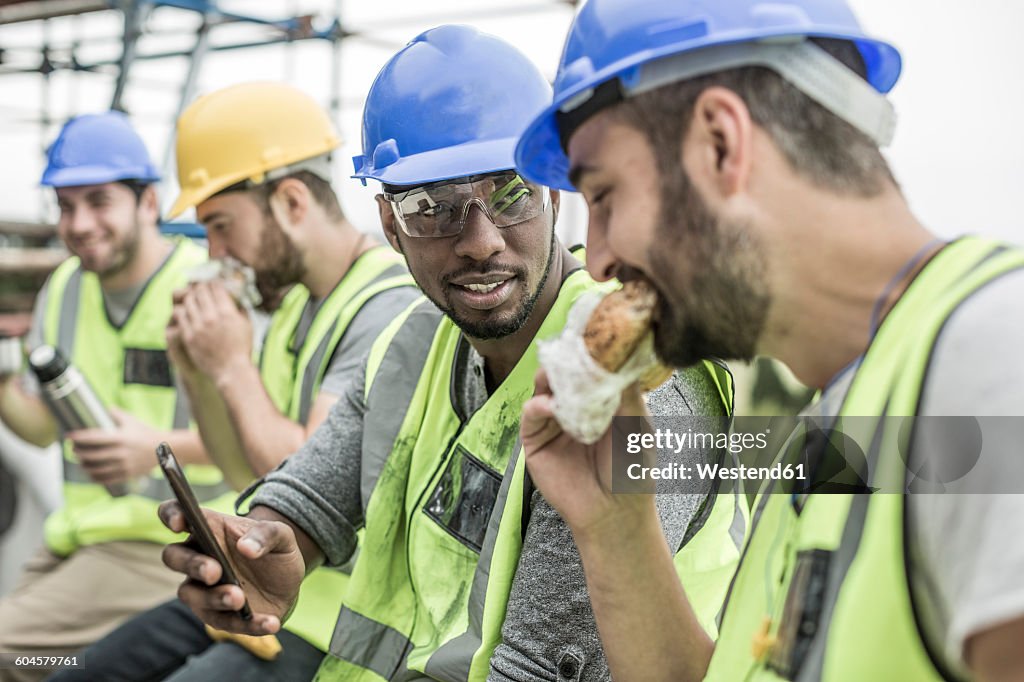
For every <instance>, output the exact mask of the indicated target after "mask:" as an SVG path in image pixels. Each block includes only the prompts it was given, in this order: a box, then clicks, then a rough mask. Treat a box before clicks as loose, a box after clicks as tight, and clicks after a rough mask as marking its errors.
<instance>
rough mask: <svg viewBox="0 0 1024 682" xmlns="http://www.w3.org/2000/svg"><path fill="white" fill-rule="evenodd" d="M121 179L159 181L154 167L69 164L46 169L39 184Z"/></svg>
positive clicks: (70, 184)
mask: <svg viewBox="0 0 1024 682" xmlns="http://www.w3.org/2000/svg"><path fill="white" fill-rule="evenodd" d="M121 180H138V181H139V182H144V183H151V182H159V181H160V175H159V174H158V173H157V172H156V170H155V169H153V168H146V167H142V166H139V167H126V168H118V169H116V170H112V169H111V168H109V167H104V166H71V167H68V168H57V169H47V170H46V172H45V173H43V177H42V179H41V180H40V181H39V184H41V185H43V186H45V187H80V186H83V185H105V184H106V183H108V182H120V181H121Z"/></svg>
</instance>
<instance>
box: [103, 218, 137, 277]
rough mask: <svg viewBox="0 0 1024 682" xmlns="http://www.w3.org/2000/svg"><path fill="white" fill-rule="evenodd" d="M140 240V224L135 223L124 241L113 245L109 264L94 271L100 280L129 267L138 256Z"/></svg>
mask: <svg viewBox="0 0 1024 682" xmlns="http://www.w3.org/2000/svg"><path fill="white" fill-rule="evenodd" d="M141 240H142V224H141V223H139V222H138V220H136V221H135V224H134V225H133V226H132V229H131V232H129V233H128V234H127V235H126V236H125V238H124V241H122V242H120V243H116V244H114V245H113V249H112V252H111V258H110V264H109V265H108V266H107V267H105V268H103V269H102V270H96V274H97V275H98V276H99V278H100V279H107V278H109V277H113V276H114V275H116V274H118V273H120V272H122V271H123V270H125V268H127V267H128V266H129V265H131V264H132V263H133V262H134V261H135V258H136V257H137V256H138V255H139V243H140V242H141Z"/></svg>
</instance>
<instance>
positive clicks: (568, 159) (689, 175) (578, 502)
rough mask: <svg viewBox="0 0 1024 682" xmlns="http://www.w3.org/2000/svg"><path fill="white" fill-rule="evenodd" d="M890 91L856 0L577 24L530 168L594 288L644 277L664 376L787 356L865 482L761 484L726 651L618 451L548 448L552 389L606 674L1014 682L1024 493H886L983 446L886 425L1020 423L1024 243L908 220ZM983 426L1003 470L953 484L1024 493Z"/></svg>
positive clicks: (627, 15)
mask: <svg viewBox="0 0 1024 682" xmlns="http://www.w3.org/2000/svg"><path fill="white" fill-rule="evenodd" d="M899 74H900V55H899V53H898V52H897V51H896V50H895V49H894V48H893V47H892V46H890V45H889V44H887V43H885V42H882V41H879V40H876V39H873V38H871V37H869V36H867V35H865V34H864V33H863V32H862V30H861V28H860V26H859V25H858V23H857V20H856V19H855V17H854V16H853V14H852V12H851V10H850V9H849V7H848V6H847V5H846V3H845V2H844V1H843V0H786V1H784V2H773V3H761V2H755V1H753V0H690V1H689V2H686V3H666V2H662V1H661V0H591V1H590V2H588V3H587V4H586V5H584V6H583V7H582V9H581V11H580V13H579V15H578V16H577V17H576V18H575V19H574V21H573V23H572V26H571V28H570V31H569V37H568V40H567V43H566V47H565V52H564V53H563V55H562V61H561V64H560V66H559V70H558V76H557V79H556V83H555V88H554V90H555V95H554V98H553V102H552V103H550V104H549V105H548V106H547V107H545V108H544V109H543V110H542V111H541V112H539V113H538V115H537V116H536V117H535V118H534V120H533V121H532V122H531V123H530V125H529V126H528V127H527V128H526V129H525V132H524V134H523V136H522V138H521V141H520V142H519V145H518V147H517V153H516V158H517V161H518V167H519V168H520V169H521V171H522V172H523V173H524V174H525V175H526V176H527V177H529V178H532V179H533V180H534V181H535V182H543V183H545V184H548V185H551V186H553V187H558V188H562V189H568V188H570V187H575V188H576V189H577V190H578V191H580V192H581V193H582V194H583V195H584V197H586V199H587V202H588V203H589V204H590V232H589V249H588V254H587V255H588V259H589V261H588V265H589V267H590V269H591V272H592V273H593V274H594V275H595V276H596V277H597V278H598V279H604V278H607V277H610V276H613V275H614V274H615V273H616V272H617V271H618V270H619V269H621V268H626V267H628V268H633V269H635V270H639V271H641V272H643V273H645V274H646V275H647V276H648V277H649V278H650V279H651V280H652V281H653V282H654V283H655V285H656V286H657V287H658V289H659V292H660V296H661V300H662V305H661V313H662V314H661V316H660V318H659V326H658V329H657V330H656V346H657V348H658V351H659V353H660V355H661V356H662V357H663V358H664V359H665V360H668V361H671V362H672V363H677V364H679V365H686V364H688V363H690V362H693V361H694V360H695V359H696V358H697V357H699V356H700V355H701V354H704V353H719V354H723V355H724V356H725V357H731V358H741V359H747V358H751V357H753V356H754V355H755V354H765V355H769V356H773V357H775V358H778V359H780V360H782V361H784V362H785V363H786V364H787V365H788V366H789V367H790V368H791V369H792V370H793V371H794V373H795V374H796V376H797V377H798V378H799V379H800V380H801V381H802V382H803V383H805V384H807V385H809V386H812V387H815V388H817V389H819V390H821V391H822V395H821V396H820V399H819V400H818V402H817V403H816V404H815V405H814V406H812V408H811V411H810V412H809V414H814V415H818V416H820V417H821V418H823V419H825V418H827V419H828V420H829V423H834V422H835V417H837V416H838V417H839V418H842V419H843V420H844V421H843V424H844V425H845V426H851V425H853V426H855V427H856V428H857V429H858V431H859V433H858V436H859V437H858V438H856V439H855V440H854V443H855V444H857V445H858V446H859V447H861V448H862V449H863V452H864V453H867V457H868V459H869V464H870V467H871V472H872V473H873V477H872V478H871V479H870V480H869V481H868V485H870V486H872V487H875V488H878V490H879V492H878V493H877V494H831V495H829V494H819V493H811V494H808V493H806V492H805V491H806V489H807V487H803V488H797V489H794V490H793V492H792V493H791V494H772V493H773V492H777V491H780V490H781V491H782V492H785V486H782V487H781V488H780V486H778V485H775V484H773V485H772V486H771V487H769V488H767V489H765V490H763V491H762V495H761V497H760V499H759V501H758V502H757V504H756V506H755V510H754V512H753V518H754V519H755V521H754V524H755V525H754V527H753V530H752V535H751V537H750V538H749V540H748V543H747V545H746V548H745V550H744V555H743V558H742V559H741V563H740V567H739V570H738V574H737V576H736V579H735V582H734V584H733V586H732V588H731V590H730V596H729V598H728V600H727V603H726V606H725V610H724V615H723V620H722V630H721V636H720V638H719V639H718V641H717V644H715V643H713V642H712V641H711V640H710V639H709V638H708V637H707V636H705V635H704V634H703V633H702V632H701V630H700V629H699V627H698V626H697V624H696V623H695V621H694V619H693V617H692V614H691V613H690V608H689V606H688V604H687V598H688V597H689V598H692V596H693V593H692V592H691V591H690V590H689V589H686V590H685V593H684V590H681V589H679V587H678V585H677V584H676V583H675V581H674V580H673V579H672V576H670V575H668V573H669V572H670V568H671V563H670V556H669V555H668V554H667V553H666V552H665V551H664V549H663V548H662V547H661V546H660V544H659V543H658V542H652V541H651V539H650V535H651V533H652V532H654V531H655V528H656V525H655V524H657V517H656V516H655V515H654V506H653V504H651V501H650V500H649V499H642V498H638V497H636V496H629V495H621V496H616V495H606V494H605V493H604V487H603V484H602V481H603V480H604V479H603V477H604V476H605V475H607V473H608V468H607V466H608V462H607V461H606V459H605V457H606V456H607V454H608V451H609V448H608V446H607V442H606V443H605V447H604V448H603V449H602V448H601V447H598V448H589V449H584V448H583V447H582V446H580V445H579V444H576V443H573V442H572V441H571V439H570V438H568V437H566V436H564V435H562V434H561V430H560V429H559V427H558V426H557V424H556V423H555V422H554V420H552V419H551V410H550V400H551V397H550V394H549V392H548V391H547V390H546V389H544V388H543V386H544V382H543V380H541V381H540V384H541V386H542V390H540V391H539V394H538V396H537V397H536V398H534V399H533V400H531V401H530V402H529V403H528V404H527V406H526V408H525V411H524V417H523V433H524V434H527V435H528V437H526V436H524V449H525V450H526V453H527V458H528V466H529V470H530V473H531V474H532V475H533V477H534V481H535V482H536V484H537V485H538V487H539V488H540V489H541V490H542V492H543V493H544V494H545V496H546V497H547V498H548V500H549V501H550V502H551V503H552V504H553V505H554V506H555V507H556V508H557V509H558V510H559V511H560V512H561V514H562V516H563V518H565V519H566V521H567V522H568V523H569V525H570V526H571V527H572V528H573V531H574V536H575V538H576V542H577V543H578V545H579V547H580V553H581V554H582V555H583V557H584V559H585V564H586V567H587V580H588V585H589V587H590V594H591V595H592V597H593V600H594V610H595V612H596V613H597V617H598V622H599V624H600V627H601V634H602V637H603V641H604V646H605V651H606V652H607V654H608V658H609V661H610V663H611V669H612V672H613V675H614V676H615V678H616V679H624V680H654V681H656V680H672V681H673V682H678V681H680V680H697V679H702V678H704V679H708V680H716V681H717V680H723V681H728V682H735V681H736V680H782V679H786V680H858V681H859V680H935V679H964V678H970V679H976V680H1009V679H1022V677H1024V651H1022V650H1021V647H1020V642H1021V640H1022V637H1024V607H1022V604H1024V601H1021V596H1022V595H1024V585H1022V582H1021V579H1020V576H1021V575H1022V571H1021V569H1022V568H1024V543H1022V542H1020V540H1018V539H1017V538H1018V537H1019V534H1018V533H1015V532H1014V531H1013V530H1012V527H1015V523H1016V522H1015V521H1014V520H1015V519H1018V518H1020V517H1021V502H1020V500H1021V498H1020V496H1019V495H1017V496H1010V495H972V496H964V495H955V494H945V495H937V494H936V495H904V494H886V493H892V492H893V491H897V492H902V491H904V490H907V487H906V486H907V485H908V484H909V483H910V481H911V476H910V471H915V472H920V471H922V469H921V468H920V467H921V466H923V464H924V463H928V464H929V466H932V465H940V466H941V465H944V464H949V463H956V462H958V461H960V460H962V459H963V458H964V457H966V456H968V455H970V454H971V453H969V452H967V451H966V450H962V449H960V448H958V447H957V446H955V445H954V443H956V442H960V443H962V442H963V439H962V438H957V439H948V438H947V439H930V440H929V439H926V438H924V437H923V436H925V435H927V430H922V429H923V427H922V426H921V424H922V423H924V422H922V421H921V420H920V419H919V420H918V421H916V422H907V421H906V420H904V421H905V423H906V424H908V426H907V427H906V429H905V431H904V434H903V436H904V437H907V436H909V440H905V441H902V442H903V443H905V444H907V443H908V444H909V452H907V453H904V454H907V455H908V457H909V459H908V462H909V463H910V464H909V466H908V465H907V464H904V460H903V457H901V456H900V447H899V443H900V439H899V433H898V432H899V431H900V428H898V426H899V422H900V420H893V419H886V420H883V419H881V417H897V416H900V417H908V416H915V415H918V416H921V415H976V414H978V413H979V412H980V413H983V414H985V415H1020V414H1024V401H1022V399H1021V393H1020V388H1019V387H1020V385H1021V382H1022V381H1024V370H1022V364H1021V362H1020V359H1019V352H1020V350H1019V349H1020V347H1021V344H1022V343H1024V320H1022V318H1021V316H1020V315H1019V314H1013V313H1012V312H1011V311H1013V310H1015V309H1018V308H1019V301H1020V299H1021V296H1022V295H1024V272H1022V267H1024V253H1022V252H1021V250H1020V249H1017V248H1012V247H1008V246H1005V245H1002V244H998V243H996V242H993V241H991V240H988V239H982V238H977V237H966V238H962V239H957V240H953V241H951V242H944V241H941V240H938V239H936V238H935V236H934V235H932V234H931V233H930V232H929V231H928V230H927V229H926V228H925V227H924V226H923V225H922V224H921V223H920V222H919V221H918V220H917V218H915V217H914V215H913V214H912V213H911V211H910V209H909V208H908V206H907V202H906V199H905V198H904V197H903V195H902V193H901V191H900V189H899V186H898V185H897V184H896V182H895V180H894V179H893V176H892V173H891V171H890V169H889V167H888V165H887V163H886V161H885V158H884V157H883V156H882V154H881V152H880V151H879V148H880V147H881V146H883V145H885V144H886V143H887V142H888V140H889V138H890V137H891V135H892V133H893V129H894V114H893V109H892V107H891V105H890V103H889V102H888V101H887V100H886V98H885V97H884V93H886V92H887V91H888V90H889V89H890V88H891V87H892V86H893V85H894V84H895V82H896V80H897V78H898V76H899ZM719 310H729V311H731V314H730V316H729V318H728V319H729V321H730V322H731V324H730V325H729V326H728V327H723V326H722V324H721V319H720V318H719V316H718V311H719ZM858 418H859V419H858ZM894 423H895V424H896V425H895V426H894ZM857 425H861V426H857ZM830 428H831V427H830ZM833 435H838V434H837V433H835V432H833ZM989 435H990V434H989V433H988V432H986V433H985V451H984V452H983V453H982V454H985V455H987V456H989V457H991V458H993V459H994V460H995V463H996V464H997V466H994V467H986V468H987V470H988V471H989V472H995V473H994V474H993V473H989V474H988V475H989V476H990V478H987V479H986V478H980V479H979V478H978V477H977V476H975V473H976V472H973V471H972V472H970V475H966V476H964V479H963V481H960V482H956V483H951V484H950V486H951V487H950V490H951V491H955V492H963V491H965V490H966V491H972V492H986V491H993V490H1015V491H1018V492H1019V490H1020V487H1019V484H1020V481H1021V480H1022V476H1021V468H1020V464H1019V463H1018V460H1019V459H1020V458H1019V457H1018V453H1019V442H1020V441H1019V437H1020V435H1021V434H1020V429H1019V428H1016V436H1015V437H1016V438H1017V439H1018V440H1016V441H1007V440H1005V439H1003V440H1001V441H999V440H996V439H990V438H989ZM847 451H850V450H849V449H848V450H847ZM793 452H795V453H797V454H805V453H804V452H803V451H802V450H801V449H799V448H798V449H795V450H794V451H793ZM815 452H818V451H815ZM975 454H976V453H975ZM598 456H599V457H598ZM595 457H598V459H596V460H595ZM924 458H929V459H927V460H926V459H924ZM787 461H789V462H791V461H792V460H785V459H784V460H780V462H787ZM819 461H820V456H815V457H813V458H811V459H810V460H809V462H810V464H809V466H811V467H815V468H816V467H817V462H819ZM981 468H982V467H979V468H978V469H979V471H978V472H977V473H978V474H982V475H984V472H981V471H980V469H981ZM595 472H597V473H598V475H595ZM961 473H962V472H961ZM1007 477H1009V480H1010V481H1011V483H1009V486H1008V485H1007V480H1006V478H1007ZM567 481H571V482H572V486H571V489H569V487H568V486H566V485H565V482H567ZM886 481H888V482H890V483H889V487H884V485H885V483H884V482H886ZM1012 481H1015V482H1016V487H1014V484H1013V483H1012ZM816 482H818V481H817V479H815V478H813V477H812V478H811V479H809V483H808V487H810V486H811V484H813V483H816ZM893 483H895V484H894V485H893ZM879 486H883V487H879ZM964 486H969V487H964ZM612 519H614V523H613V522H612V521H611V520H612ZM624 519H628V520H627V521H625V522H624ZM1008 523H1009V524H1011V526H1012V527H1011V528H1010V529H1008V528H1007V525H1006V524H1008ZM595 528H599V529H601V530H602V531H603V532H602V533H601V534H600V536H598V535H596V534H595V533H592V532H588V530H589V529H595ZM683 587H684V588H686V583H685V580H684V582H683Z"/></svg>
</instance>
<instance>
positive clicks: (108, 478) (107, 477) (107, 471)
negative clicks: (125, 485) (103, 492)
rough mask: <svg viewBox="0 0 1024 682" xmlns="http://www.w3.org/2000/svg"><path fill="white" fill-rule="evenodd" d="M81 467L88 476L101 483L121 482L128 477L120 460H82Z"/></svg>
mask: <svg viewBox="0 0 1024 682" xmlns="http://www.w3.org/2000/svg"><path fill="white" fill-rule="evenodd" d="M82 468H83V469H85V473H87V474H89V478H91V479H92V480H93V481H95V482H96V483H101V484H103V485H109V484H111V483H121V482H123V481H125V480H126V479H127V478H128V472H127V471H125V468H124V467H123V466H122V465H121V462H120V461H113V462H103V463H101V464H86V463H85V462H83V463H82Z"/></svg>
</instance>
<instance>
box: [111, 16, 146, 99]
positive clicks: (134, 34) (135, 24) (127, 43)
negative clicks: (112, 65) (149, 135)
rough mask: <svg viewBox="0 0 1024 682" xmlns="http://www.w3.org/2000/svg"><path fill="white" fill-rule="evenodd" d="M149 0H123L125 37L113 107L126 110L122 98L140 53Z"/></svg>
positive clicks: (119, 61)
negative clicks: (133, 65)
mask: <svg viewBox="0 0 1024 682" xmlns="http://www.w3.org/2000/svg"><path fill="white" fill-rule="evenodd" d="M150 9H151V4H150V2H149V0H121V11H122V12H124V38H123V43H122V48H121V59H120V60H118V73H117V82H116V83H115V85H114V96H113V98H112V99H111V102H110V108H111V109H117V110H118V111H124V106H123V103H122V100H123V99H124V91H125V88H126V87H127V85H128V73H129V71H131V67H132V64H133V63H134V62H135V55H136V54H137V53H138V43H139V36H140V35H142V28H143V24H144V23H145V21H146V17H147V16H148V15H149V10H150Z"/></svg>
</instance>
